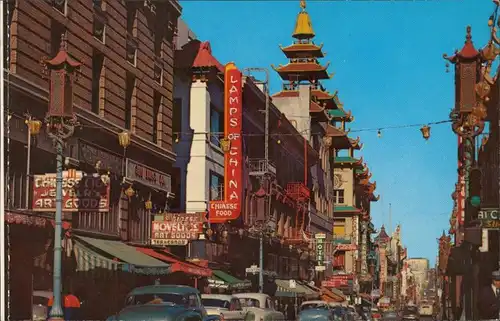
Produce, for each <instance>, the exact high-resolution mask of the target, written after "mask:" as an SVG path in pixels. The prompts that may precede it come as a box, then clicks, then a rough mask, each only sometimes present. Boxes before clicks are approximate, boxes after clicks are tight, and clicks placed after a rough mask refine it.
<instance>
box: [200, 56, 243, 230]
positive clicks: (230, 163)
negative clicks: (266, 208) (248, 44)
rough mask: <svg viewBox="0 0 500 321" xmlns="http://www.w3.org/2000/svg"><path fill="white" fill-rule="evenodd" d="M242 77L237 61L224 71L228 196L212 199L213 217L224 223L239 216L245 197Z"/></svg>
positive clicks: (225, 161)
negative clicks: (243, 185)
mask: <svg viewBox="0 0 500 321" xmlns="http://www.w3.org/2000/svg"><path fill="white" fill-rule="evenodd" d="M242 88H243V87H242V77H241V72H240V71H239V70H238V69H237V68H236V66H235V65H234V64H233V63H228V64H227V65H226V68H225V72H224V139H227V140H228V141H229V146H228V148H229V150H228V151H225V155H224V200H222V201H211V202H210V204H209V214H208V215H209V221H210V222H212V223H223V222H226V221H231V220H235V219H237V218H238V217H239V216H240V213H241V197H242V195H241V194H242V191H243V189H242V167H243V149H242V146H243V144H242V137H241V131H242V120H243V110H242V106H243V105H242Z"/></svg>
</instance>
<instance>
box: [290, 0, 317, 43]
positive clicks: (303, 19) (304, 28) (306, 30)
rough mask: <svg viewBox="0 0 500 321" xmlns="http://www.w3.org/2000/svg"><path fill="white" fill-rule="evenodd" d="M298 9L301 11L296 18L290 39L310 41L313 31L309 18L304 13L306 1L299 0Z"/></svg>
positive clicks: (305, 12)
mask: <svg viewBox="0 0 500 321" xmlns="http://www.w3.org/2000/svg"><path fill="white" fill-rule="evenodd" d="M300 8H301V9H302V10H301V11H300V12H299V15H298V16H297V21H296V22H295V29H294V31H293V34H292V37H294V38H295V39H299V40H302V39H311V38H314V30H313V27H312V23H311V18H310V17H309V14H308V13H307V11H306V0H300Z"/></svg>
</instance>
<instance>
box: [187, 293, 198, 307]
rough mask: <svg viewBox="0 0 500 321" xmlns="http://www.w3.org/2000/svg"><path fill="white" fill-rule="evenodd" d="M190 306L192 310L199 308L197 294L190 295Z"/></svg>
mask: <svg viewBox="0 0 500 321" xmlns="http://www.w3.org/2000/svg"><path fill="white" fill-rule="evenodd" d="M188 305H189V307H190V308H197V307H198V296H197V295H196V294H190V295H189V296H188Z"/></svg>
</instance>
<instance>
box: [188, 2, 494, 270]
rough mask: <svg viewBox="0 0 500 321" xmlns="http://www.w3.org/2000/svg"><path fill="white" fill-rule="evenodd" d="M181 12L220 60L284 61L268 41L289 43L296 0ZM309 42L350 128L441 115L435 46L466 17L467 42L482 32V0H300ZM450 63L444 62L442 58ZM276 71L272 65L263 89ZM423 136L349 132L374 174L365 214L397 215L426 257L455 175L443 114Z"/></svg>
mask: <svg viewBox="0 0 500 321" xmlns="http://www.w3.org/2000/svg"><path fill="white" fill-rule="evenodd" d="M181 5H182V7H183V19H184V20H185V21H186V22H187V23H188V25H189V26H190V27H191V29H192V30H193V31H194V32H195V34H196V35H197V36H198V38H199V39H200V40H202V41H206V40H208V41H210V43H211V46H212V51H213V53H214V55H215V56H216V57H217V58H218V59H219V61H221V62H222V63H226V62H228V61H234V62H235V63H236V64H237V66H238V67H240V68H244V67H269V68H270V65H271V64H274V65H278V64H280V63H281V64H285V63H286V62H287V60H286V58H285V56H284V55H283V53H282V52H281V50H280V49H279V47H278V45H279V44H282V45H289V44H291V42H292V38H291V33H292V30H293V27H294V24H295V18H296V16H297V13H298V12H299V10H300V8H299V1H298V0H287V1H192V0H191V1H187V0H186V1H181ZM307 11H308V12H309V14H310V16H311V18H312V23H313V28H314V30H315V32H316V38H315V42H316V43H324V47H323V48H324V51H326V52H327V56H326V58H325V59H324V62H325V63H326V62H327V61H330V68H329V71H330V72H334V73H335V76H334V77H333V79H331V80H329V81H326V82H323V84H324V85H325V86H326V87H327V88H328V89H329V90H330V91H332V92H333V91H335V90H338V91H339V97H340V99H341V101H342V102H343V103H344V107H345V109H347V110H349V109H350V110H352V112H353V115H354V116H355V122H353V123H352V124H351V128H352V129H353V130H355V129H360V128H380V127H387V126H397V125H403V124H414V123H417V124H420V123H422V124H424V123H428V122H433V121H440V120H446V119H448V115H449V112H450V109H451V108H452V107H453V103H454V92H453V82H454V80H453V73H452V72H450V73H445V61H444V60H443V59H442V54H443V53H445V52H446V53H448V54H452V53H453V51H454V50H455V49H460V48H461V47H462V46H463V43H464V39H465V28H466V26H467V25H471V26H472V36H473V41H474V44H475V45H476V47H482V46H483V45H484V44H485V43H486V41H487V39H488V36H489V29H488V26H487V21H488V17H489V15H490V14H491V13H492V11H493V3H492V2H491V1H489V0H441V1H439V0H434V1H401V0H400V1H397V0H396V1H390V2H389V1H308V2H307ZM451 70H453V69H452V68H451ZM280 86H281V80H280V78H279V77H278V75H277V74H276V73H275V72H274V71H272V78H271V88H272V92H273V93H274V92H276V91H278V90H279V89H280ZM431 132H432V136H431V139H430V140H429V141H428V142H425V141H424V140H423V139H422V137H421V135H420V131H419V130H418V128H409V129H392V130H390V129H388V130H385V131H384V130H383V131H382V137H381V138H378V137H377V133H376V131H375V132H360V133H352V134H351V135H352V136H354V137H355V136H357V135H359V136H360V137H361V141H362V142H363V143H364V147H363V149H362V151H361V152H360V153H358V155H363V157H364V159H365V161H366V162H367V163H368V165H369V167H370V169H371V171H372V173H373V179H374V180H376V181H377V192H378V193H380V194H381V199H380V201H379V202H378V203H373V205H372V217H373V220H374V224H375V225H376V226H380V225H382V224H385V225H386V227H387V226H388V225H389V210H388V209H389V204H392V226H393V228H394V227H395V225H396V224H397V223H400V224H401V225H402V233H403V242H404V243H405V245H406V246H407V247H408V252H409V255H410V256H412V257H427V258H429V259H430V261H431V263H434V261H435V256H436V254H437V241H436V238H438V237H439V235H440V234H441V232H442V230H443V229H447V228H448V225H449V223H448V220H449V217H450V213H451V210H452V205H453V203H452V200H451V197H450V195H451V192H452V190H453V188H454V184H455V182H456V167H457V151H456V148H457V147H456V146H457V138H456V136H455V135H454V134H453V133H452V131H451V127H450V125H449V124H444V125H436V126H434V127H432V130H431Z"/></svg>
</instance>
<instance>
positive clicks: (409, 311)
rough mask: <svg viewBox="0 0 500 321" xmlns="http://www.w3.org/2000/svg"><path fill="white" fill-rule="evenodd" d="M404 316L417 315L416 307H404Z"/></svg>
mask: <svg viewBox="0 0 500 321" xmlns="http://www.w3.org/2000/svg"><path fill="white" fill-rule="evenodd" d="M403 313H405V314H413V313H417V308H416V307H406V308H405V309H404V311H403Z"/></svg>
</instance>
